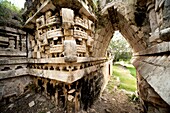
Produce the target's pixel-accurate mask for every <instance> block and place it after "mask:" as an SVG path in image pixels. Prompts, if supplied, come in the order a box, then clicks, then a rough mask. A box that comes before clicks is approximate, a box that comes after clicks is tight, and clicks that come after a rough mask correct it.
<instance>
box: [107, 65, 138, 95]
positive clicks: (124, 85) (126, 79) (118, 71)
mask: <svg viewBox="0 0 170 113" xmlns="http://www.w3.org/2000/svg"><path fill="white" fill-rule="evenodd" d="M126 67H127V66H126ZM129 67H130V68H128V69H129V70H131V71H129V70H127V69H126V68H123V67H121V66H120V65H114V66H113V75H112V76H111V80H110V82H109V84H108V89H109V90H110V89H112V88H113V87H114V85H115V84H116V83H115V82H116V80H115V77H119V79H120V84H119V86H118V88H120V89H125V90H127V91H131V92H135V91H136V90H137V84H136V78H135V77H134V76H132V75H131V74H130V72H131V73H134V75H136V74H135V68H133V67H131V66H129Z"/></svg>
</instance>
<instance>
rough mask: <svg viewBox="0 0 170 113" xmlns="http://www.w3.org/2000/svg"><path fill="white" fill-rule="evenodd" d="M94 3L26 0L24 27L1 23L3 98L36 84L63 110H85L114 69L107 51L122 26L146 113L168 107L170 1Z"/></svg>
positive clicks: (165, 111) (0, 85)
mask: <svg viewBox="0 0 170 113" xmlns="http://www.w3.org/2000/svg"><path fill="white" fill-rule="evenodd" d="M98 5H99V7H98V6H96V5H95V4H93V1H92V0H57V1H56V0H32V1H31V0H30V1H27V2H26V3H25V12H24V14H23V16H24V18H25V24H24V31H25V32H24V31H22V30H21V29H16V28H9V27H5V28H4V27H0V57H1V59H0V64H1V65H0V99H1V100H5V99H8V98H10V97H11V96H13V95H15V96H19V95H21V94H23V93H24V91H25V90H24V89H25V88H27V86H28V85H29V84H35V85H36V90H37V91H41V92H42V94H44V95H46V96H47V97H51V99H52V100H54V102H55V103H56V105H58V106H60V105H61V106H62V107H64V108H65V110H66V111H67V112H78V111H79V110H80V109H81V108H83V109H87V108H88V107H89V106H91V105H92V103H93V102H94V101H95V99H96V98H97V97H98V96H99V95H100V94H101V93H102V91H103V90H104V88H105V86H106V84H107V82H108V80H109V76H110V75H111V74H112V70H111V66H112V61H111V60H110V59H109V58H108V57H107V56H106V51H107V47H108V45H109V42H110V40H111V38H112V36H113V33H114V31H116V30H119V31H120V32H121V33H122V35H123V36H124V37H125V39H126V40H127V41H128V42H129V44H130V45H131V47H132V49H133V53H134V57H133V65H134V66H135V67H136V69H137V78H138V91H139V96H140V98H141V99H142V100H143V104H144V106H145V110H146V112H148V113H168V112H169V106H170V98H169V95H170V84H169V81H168V80H169V74H170V71H169V69H170V68H169V66H170V57H169V51H170V42H169V41H170V27H169V26H170V23H169V0H113V1H112V2H108V1H106V0H102V1H101V0H99V4H98ZM6 81H8V82H9V84H7V83H6ZM14 84H15V85H14ZM12 85H14V87H13V88H11V86H12ZM4 102H5V101H4Z"/></svg>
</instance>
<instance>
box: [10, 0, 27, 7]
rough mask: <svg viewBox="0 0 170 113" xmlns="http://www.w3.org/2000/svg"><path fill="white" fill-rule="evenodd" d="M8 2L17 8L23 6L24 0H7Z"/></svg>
mask: <svg viewBox="0 0 170 113" xmlns="http://www.w3.org/2000/svg"><path fill="white" fill-rule="evenodd" d="M8 1H9V2H11V3H12V4H14V5H15V6H16V7H18V8H20V9H21V8H24V3H25V0H8Z"/></svg>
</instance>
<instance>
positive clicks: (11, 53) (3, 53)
mask: <svg viewBox="0 0 170 113" xmlns="http://www.w3.org/2000/svg"><path fill="white" fill-rule="evenodd" d="M0 56H1V57H2V56H3V57H5V56H9V57H15V56H17V57H26V56H27V53H26V52H23V51H15V50H9V51H8V50H6V51H5V50H1V51H0Z"/></svg>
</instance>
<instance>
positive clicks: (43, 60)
mask: <svg viewBox="0 0 170 113" xmlns="http://www.w3.org/2000/svg"><path fill="white" fill-rule="evenodd" d="M101 60H107V59H106V58H105V57H100V58H93V57H90V58H89V57H78V58H77V62H76V63H83V62H92V61H101ZM28 63H53V64H54V63H58V64H63V63H65V61H64V57H58V58H48V59H46V58H41V59H28Z"/></svg>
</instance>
